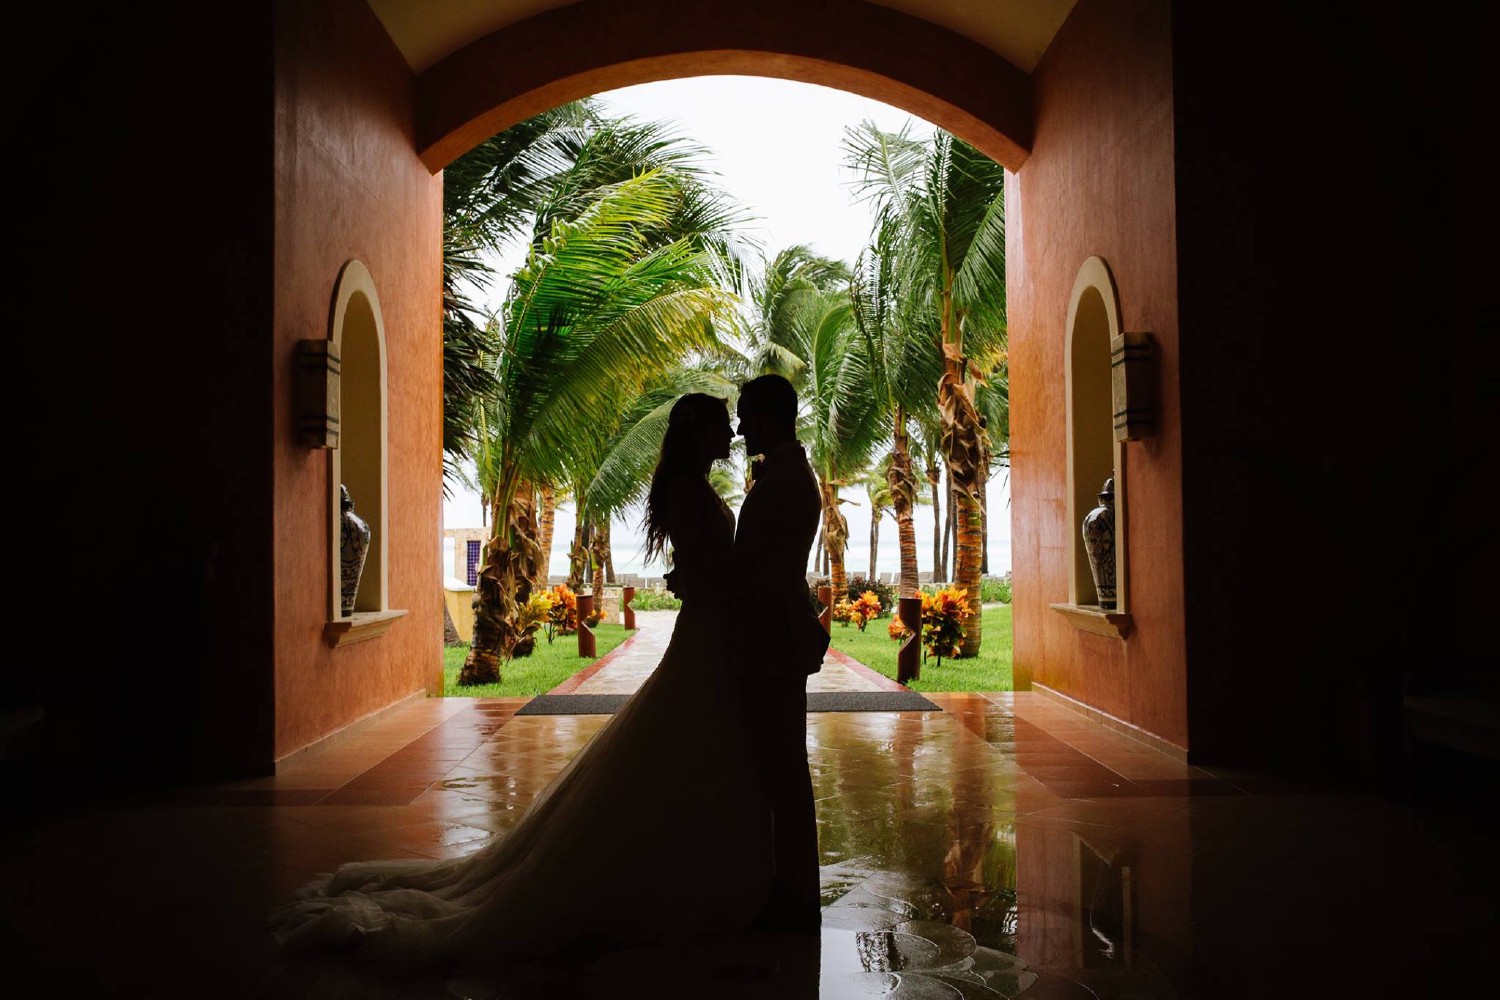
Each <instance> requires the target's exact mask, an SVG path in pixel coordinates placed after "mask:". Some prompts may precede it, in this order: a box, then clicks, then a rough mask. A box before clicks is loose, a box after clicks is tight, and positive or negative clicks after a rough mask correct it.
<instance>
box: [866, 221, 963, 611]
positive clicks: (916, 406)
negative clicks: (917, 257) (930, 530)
mask: <svg viewBox="0 0 1500 1000" xmlns="http://www.w3.org/2000/svg"><path fill="white" fill-rule="evenodd" d="M900 238H901V233H900V227H899V225H898V223H897V222H896V220H894V219H891V218H887V219H885V220H883V221H882V222H881V223H880V224H879V225H878V226H877V227H876V230H875V232H874V233H873V234H872V240H871V242H870V245H869V246H868V247H866V248H865V250H864V251H863V252H862V253H861V254H860V256H859V260H858V261H856V263H855V267H854V275H853V279H852V281H851V283H850V301H851V304H852V306H853V310H854V319H855V323H856V324H857V325H858V328H859V332H860V335H861V338H862V340H863V348H864V351H865V354H866V356H867V357H868V359H869V367H870V389H871V392H872V393H873V395H874V396H875V398H876V400H877V401H878V402H879V403H881V404H882V410H883V413H884V414H885V415H886V417H887V419H888V420H889V424H890V433H891V451H890V454H889V455H888V456H887V457H886V459H885V461H884V462H883V463H882V465H883V467H884V469H885V481H886V485H887V492H888V495H889V497H890V501H889V502H890V505H891V508H892V510H893V511H894V514H895V518H896V536H897V544H898V545H899V547H900V553H901V562H900V565H901V571H900V582H899V584H898V591H897V592H898V593H899V594H900V596H902V597H916V596H917V595H918V593H919V592H920V589H921V588H920V585H919V582H918V570H917V533H916V524H915V522H914V520H913V515H912V511H913V508H914V507H915V506H916V504H917V502H918V492H917V491H918V486H917V477H916V473H915V472H914V471H913V469H912V449H911V444H910V430H911V428H910V424H911V419H910V415H911V414H913V413H923V412H927V411H931V410H934V409H935V407H934V405H933V399H932V393H931V392H930V391H929V390H927V389H926V388H925V387H927V386H931V385H933V384H935V383H936V381H937V379H938V377H939V376H940V374H941V372H942V366H941V363H940V362H939V360H938V359H937V357H936V356H935V355H934V354H933V352H932V351H931V349H930V343H931V341H930V338H929V336H928V335H927V330H926V329H925V328H924V327H922V326H916V327H913V326H907V325H903V324H902V323H901V322H900V314H899V306H900V290H901V286H900V283H899V281H898V271H897V266H898V263H899V257H900V253H901V246H900ZM872 524H873V522H872ZM872 559H873V556H872ZM872 565H873V563H872Z"/></svg>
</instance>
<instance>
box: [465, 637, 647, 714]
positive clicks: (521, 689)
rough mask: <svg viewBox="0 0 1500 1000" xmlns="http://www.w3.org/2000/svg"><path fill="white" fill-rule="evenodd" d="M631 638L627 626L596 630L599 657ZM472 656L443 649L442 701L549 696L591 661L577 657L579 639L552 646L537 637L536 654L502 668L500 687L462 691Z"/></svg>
mask: <svg viewBox="0 0 1500 1000" xmlns="http://www.w3.org/2000/svg"><path fill="white" fill-rule="evenodd" d="M628 635H630V633H629V632H627V631H625V626H624V625H598V626H595V628H594V648H595V651H596V652H598V654H599V655H600V656H603V655H604V654H606V653H608V652H609V651H610V650H611V649H614V648H615V647H616V646H618V645H619V644H620V643H622V642H624V641H625V637H626V636H628ZM468 655H469V647H468V646H447V647H445V648H444V649H443V697H445V698H516V697H523V696H527V695H534V694H546V693H547V692H548V691H550V690H552V689H553V688H555V687H557V685H559V684H561V683H562V682H563V681H565V680H567V679H568V678H569V677H572V676H573V675H574V674H576V673H578V671H580V670H582V669H583V668H584V667H586V666H588V665H589V663H590V661H589V660H585V659H583V658H582V657H581V656H579V655H578V637H577V636H576V635H560V636H558V637H557V638H556V639H554V640H553V641H552V644H551V645H550V646H549V645H548V644H547V637H546V636H545V635H538V636H537V643H536V652H534V653H532V654H531V655H530V656H526V657H522V658H521V659H518V660H511V661H510V662H509V663H507V664H504V665H502V666H501V667H500V683H499V684H476V685H473V686H471V687H459V684H458V671H459V669H460V668H461V667H462V666H463V665H464V657H466V656H468Z"/></svg>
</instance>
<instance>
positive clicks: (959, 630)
mask: <svg viewBox="0 0 1500 1000" xmlns="http://www.w3.org/2000/svg"><path fill="white" fill-rule="evenodd" d="M968 613H969V601H968V598H967V595H966V594H965V593H964V590H963V589H962V588H961V587H944V588H943V589H942V590H939V591H937V592H936V593H933V594H923V595H922V647H923V649H924V650H925V651H926V653H927V655H929V656H935V657H937V661H938V663H939V664H941V663H942V662H943V657H944V656H949V657H953V656H957V655H958V649H959V644H960V643H962V642H963V639H964V616H965V615H967V614H968Z"/></svg>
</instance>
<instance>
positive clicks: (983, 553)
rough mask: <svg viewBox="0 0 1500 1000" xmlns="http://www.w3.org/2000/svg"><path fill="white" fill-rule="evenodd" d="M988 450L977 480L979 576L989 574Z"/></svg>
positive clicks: (985, 452)
mask: <svg viewBox="0 0 1500 1000" xmlns="http://www.w3.org/2000/svg"><path fill="white" fill-rule="evenodd" d="M989 458H990V450H989V449H988V448H986V449H985V450H984V459H985V462H984V475H983V476H981V477H980V478H979V576H980V579H983V578H984V577H986V576H989V574H990V500H989V497H990V473H989V468H990V463H989Z"/></svg>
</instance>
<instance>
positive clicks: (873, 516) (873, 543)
mask: <svg viewBox="0 0 1500 1000" xmlns="http://www.w3.org/2000/svg"><path fill="white" fill-rule="evenodd" d="M879 551H880V511H878V510H876V509H875V506H874V504H871V505H870V575H869V576H868V577H866V579H867V580H869V581H870V582H871V583H874V582H875V579H876V577H875V556H876V554H877V553H878V552H879Z"/></svg>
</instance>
